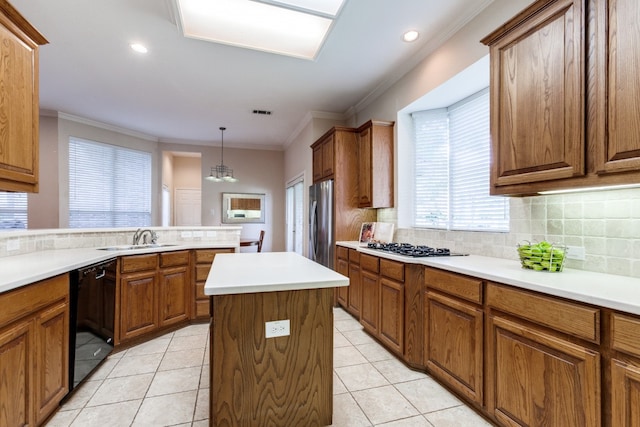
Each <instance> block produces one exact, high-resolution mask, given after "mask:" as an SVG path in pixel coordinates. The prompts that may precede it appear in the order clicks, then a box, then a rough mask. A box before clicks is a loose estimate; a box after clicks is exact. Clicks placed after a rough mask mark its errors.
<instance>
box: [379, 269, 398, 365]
mask: <svg viewBox="0 0 640 427" xmlns="http://www.w3.org/2000/svg"><path fill="white" fill-rule="evenodd" d="M378 338H379V339H380V341H382V343H383V344H386V345H387V346H388V347H389V348H390V349H392V350H393V351H394V352H395V353H397V354H400V355H401V354H402V353H403V351H404V264H403V263H401V262H397V261H391V260H388V259H384V258H382V259H380V333H379V335H378Z"/></svg>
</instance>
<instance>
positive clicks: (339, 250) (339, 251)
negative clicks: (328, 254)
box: [336, 246, 349, 260]
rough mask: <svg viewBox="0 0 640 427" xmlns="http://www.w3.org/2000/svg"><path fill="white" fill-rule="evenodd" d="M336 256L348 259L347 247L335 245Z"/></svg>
mask: <svg viewBox="0 0 640 427" xmlns="http://www.w3.org/2000/svg"><path fill="white" fill-rule="evenodd" d="M336 257H338V258H340V259H345V260H348V259H349V248H345V247H344V246H337V247H336Z"/></svg>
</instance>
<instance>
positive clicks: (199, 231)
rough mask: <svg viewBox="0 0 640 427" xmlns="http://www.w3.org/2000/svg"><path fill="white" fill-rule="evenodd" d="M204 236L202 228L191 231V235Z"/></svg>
mask: <svg viewBox="0 0 640 427" xmlns="http://www.w3.org/2000/svg"><path fill="white" fill-rule="evenodd" d="M203 236H204V231H202V230H198V231H194V232H193V237H203Z"/></svg>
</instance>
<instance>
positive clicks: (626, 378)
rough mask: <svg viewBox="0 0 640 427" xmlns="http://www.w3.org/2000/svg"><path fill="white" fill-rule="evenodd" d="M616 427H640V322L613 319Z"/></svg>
mask: <svg viewBox="0 0 640 427" xmlns="http://www.w3.org/2000/svg"><path fill="white" fill-rule="evenodd" d="M611 347H612V349H613V351H614V353H613V356H612V360H611V362H610V366H611V417H612V422H611V425H612V426H616V427H617V426H622V427H633V426H640V318H638V317H631V316H627V315H623V314H619V313H613V314H612V315H611Z"/></svg>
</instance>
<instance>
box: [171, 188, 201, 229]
mask: <svg viewBox="0 0 640 427" xmlns="http://www.w3.org/2000/svg"><path fill="white" fill-rule="evenodd" d="M201 193H202V191H201V190H200V189H199V188H176V194H175V195H176V197H175V213H176V224H175V225H177V226H193V225H202V220H201V218H202V215H201V214H200V209H201V205H202V201H201Z"/></svg>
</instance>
